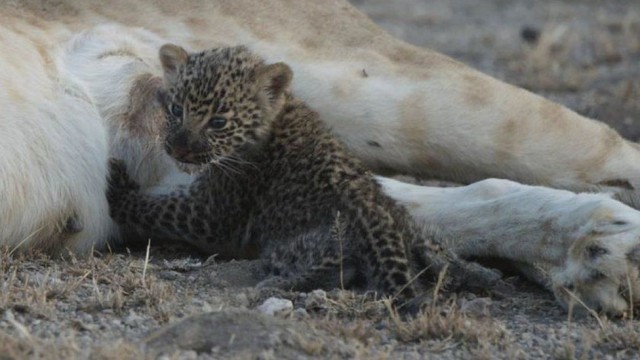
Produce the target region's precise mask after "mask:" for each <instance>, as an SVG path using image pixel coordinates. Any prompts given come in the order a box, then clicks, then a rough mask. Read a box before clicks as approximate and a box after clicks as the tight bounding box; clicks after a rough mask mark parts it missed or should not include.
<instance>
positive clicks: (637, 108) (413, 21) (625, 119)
mask: <svg viewBox="0 0 640 360" xmlns="http://www.w3.org/2000/svg"><path fill="white" fill-rule="evenodd" d="M350 2H351V3H352V4H353V5H355V6H356V7H358V8H359V9H360V10H362V11H363V12H365V13H366V14H367V15H369V16H370V17H371V18H372V19H373V20H374V21H375V22H376V23H378V24H379V25H380V26H382V27H383V28H385V29H386V30H387V31H388V32H390V33H391V34H393V35H395V36H396V37H399V38H401V39H403V40H405V41H407V42H409V43H412V44H415V45H420V46H425V47H429V48H431V49H434V50H437V51H439V52H442V53H445V54H447V55H449V56H451V57H453V58H455V59H457V60H460V61H462V62H464V63H466V64H468V65H470V66H472V67H474V68H476V69H479V70H481V71H483V72H486V73H488V74H491V75H493V76H495V77H497V78H500V79H502V80H505V81H506V82H509V83H511V84H515V85H518V86H521V87H524V88H526V89H528V90H531V91H533V92H536V93H539V94H542V95H544V96H545V97H547V98H550V99H553V100H555V101H558V102H560V103H563V104H565V105H567V106H568V107H570V108H571V109H573V110H575V111H577V112H579V113H581V114H583V115H587V116H589V117H592V118H595V119H598V120H602V121H604V122H607V123H608V124H610V125H611V126H613V127H614V128H616V129H617V130H618V131H620V132H621V133H622V134H623V135H624V136H625V137H627V138H629V139H631V140H634V141H638V140H639V139H640V0H627V1H622V0H540V1H531V0H481V1H478V0H393V1H389V0H350Z"/></svg>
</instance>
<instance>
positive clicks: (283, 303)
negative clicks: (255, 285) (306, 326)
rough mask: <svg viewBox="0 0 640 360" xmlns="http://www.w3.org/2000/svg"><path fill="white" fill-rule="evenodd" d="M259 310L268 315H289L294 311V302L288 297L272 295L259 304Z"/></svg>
mask: <svg viewBox="0 0 640 360" xmlns="http://www.w3.org/2000/svg"><path fill="white" fill-rule="evenodd" d="M258 311H260V312H261V313H263V314H266V315H277V316H288V315H290V314H291V312H292V311H293V303H292V302H291V300H288V299H281V298H277V297H270V298H268V299H267V300H265V301H264V302H263V303H262V304H260V306H258Z"/></svg>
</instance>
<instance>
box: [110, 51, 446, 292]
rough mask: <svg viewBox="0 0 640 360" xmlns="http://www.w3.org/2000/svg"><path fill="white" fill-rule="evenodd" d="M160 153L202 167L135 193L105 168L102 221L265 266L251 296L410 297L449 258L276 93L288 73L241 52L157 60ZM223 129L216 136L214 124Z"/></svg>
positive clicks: (169, 55) (317, 125)
mask: <svg viewBox="0 0 640 360" xmlns="http://www.w3.org/2000/svg"><path fill="white" fill-rule="evenodd" d="M160 58H161V61H162V64H163V67H164V70H165V87H166V93H165V94H163V95H162V98H163V103H164V105H165V108H166V109H167V110H166V114H167V119H168V123H169V124H170V129H169V132H168V136H167V139H166V144H167V150H168V151H169V153H170V154H171V155H172V156H173V157H175V158H176V159H178V160H180V161H185V162H191V163H199V164H209V165H208V166H207V168H206V170H205V171H204V172H203V173H202V174H201V175H200V176H199V177H198V179H197V180H196V181H195V182H194V183H193V184H192V185H191V186H190V187H189V188H184V189H180V190H177V191H175V192H173V193H171V194H170V195H159V196H158V195H156V196H151V195H145V194H142V193H140V192H138V191H137V189H138V187H137V186H136V184H135V183H133V182H132V181H131V180H129V179H128V177H127V175H126V172H125V171H124V167H123V166H121V165H118V164H117V163H114V166H113V171H112V179H111V184H112V185H111V189H110V192H109V201H110V204H111V209H112V216H113V218H114V219H115V220H116V221H117V222H119V223H121V224H125V225H130V226H131V225H132V226H134V227H137V228H138V229H139V230H142V231H144V232H145V233H155V234H157V235H161V236H168V237H171V238H175V239H181V240H185V241H188V242H190V243H192V244H194V245H196V246H199V247H200V248H202V249H204V250H205V251H208V252H212V253H219V254H220V255H222V256H224V257H239V258H252V257H262V258H264V259H267V260H268V261H267V263H268V264H269V271H270V273H271V275H273V277H271V278H269V279H268V280H266V281H265V282H264V283H263V284H262V285H263V286H277V287H284V288H291V289H296V290H310V289H313V288H317V287H337V286H340V285H344V286H348V287H358V288H364V289H373V290H379V291H381V292H383V293H384V294H387V295H391V296H393V295H399V297H398V298H399V299H410V298H413V297H414V296H415V295H416V290H417V288H416V286H415V283H413V282H412V280H413V277H414V276H415V275H417V274H418V272H419V271H421V270H423V269H427V273H428V274H431V275H434V274H437V273H438V272H439V271H441V270H442V269H443V268H444V266H446V265H447V264H448V263H449V262H450V261H451V260H452V259H453V257H452V256H451V255H449V254H447V253H445V251H444V250H442V249H441V248H440V247H439V246H438V245H437V244H435V243H434V242H432V241H431V240H430V239H424V238H422V237H421V236H419V234H420V232H419V231H417V228H416V225H415V224H413V223H412V222H411V221H410V220H409V217H408V214H407V213H406V212H405V210H404V209H403V208H401V207H400V206H398V205H396V204H395V203H394V202H393V201H392V200H391V199H390V198H388V197H387V196H386V195H384V194H383V192H382V190H381V188H380V186H379V185H378V184H377V183H376V181H375V180H374V178H373V177H372V174H371V173H370V172H368V171H367V170H365V168H364V166H363V165H362V164H361V163H360V161H358V160H356V159H355V158H354V157H352V156H350V155H349V154H348V153H347V152H346V151H345V149H344V148H343V146H342V144H341V143H340V142H339V141H338V140H337V139H336V138H335V137H334V136H333V135H332V134H331V133H330V131H329V130H328V129H327V128H326V126H325V125H324V124H323V123H322V122H321V121H320V119H319V117H318V115H317V114H316V113H315V112H314V111H312V110H311V109H310V108H309V107H308V106H307V105H305V104H304V103H303V102H301V101H299V100H297V99H295V98H294V97H292V96H291V95H290V94H289V93H288V92H287V87H288V85H289V83H290V81H291V77H292V73H291V70H290V69H289V67H288V66H287V65H285V64H283V63H277V64H271V65H266V64H265V63H264V62H263V60H261V59H260V58H259V57H257V56H255V55H253V54H252V53H250V52H249V51H248V50H247V49H246V48H244V47H233V48H221V49H214V50H209V51H205V52H202V53H197V54H191V55H189V54H187V53H186V52H185V51H184V50H182V49H181V48H179V47H176V46H173V45H166V46H164V47H163V48H162V49H161V51H160ZM219 119H225V120H226V123H225V125H224V126H220V120H219Z"/></svg>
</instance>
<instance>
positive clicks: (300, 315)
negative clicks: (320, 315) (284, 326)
mask: <svg viewBox="0 0 640 360" xmlns="http://www.w3.org/2000/svg"><path fill="white" fill-rule="evenodd" d="M293 316H294V317H295V318H297V319H306V318H308V317H309V313H308V312H307V310H305V309H303V308H298V309H295V310H294V311H293Z"/></svg>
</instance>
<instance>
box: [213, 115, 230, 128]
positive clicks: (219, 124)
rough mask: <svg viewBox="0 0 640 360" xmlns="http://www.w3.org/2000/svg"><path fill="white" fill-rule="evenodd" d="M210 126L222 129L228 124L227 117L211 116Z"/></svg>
mask: <svg viewBox="0 0 640 360" xmlns="http://www.w3.org/2000/svg"><path fill="white" fill-rule="evenodd" d="M209 126H210V127H211V128H212V129H216V130H220V129H222V128H224V127H225V126H227V119H225V118H223V117H222V116H214V117H212V118H211V120H209Z"/></svg>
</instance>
